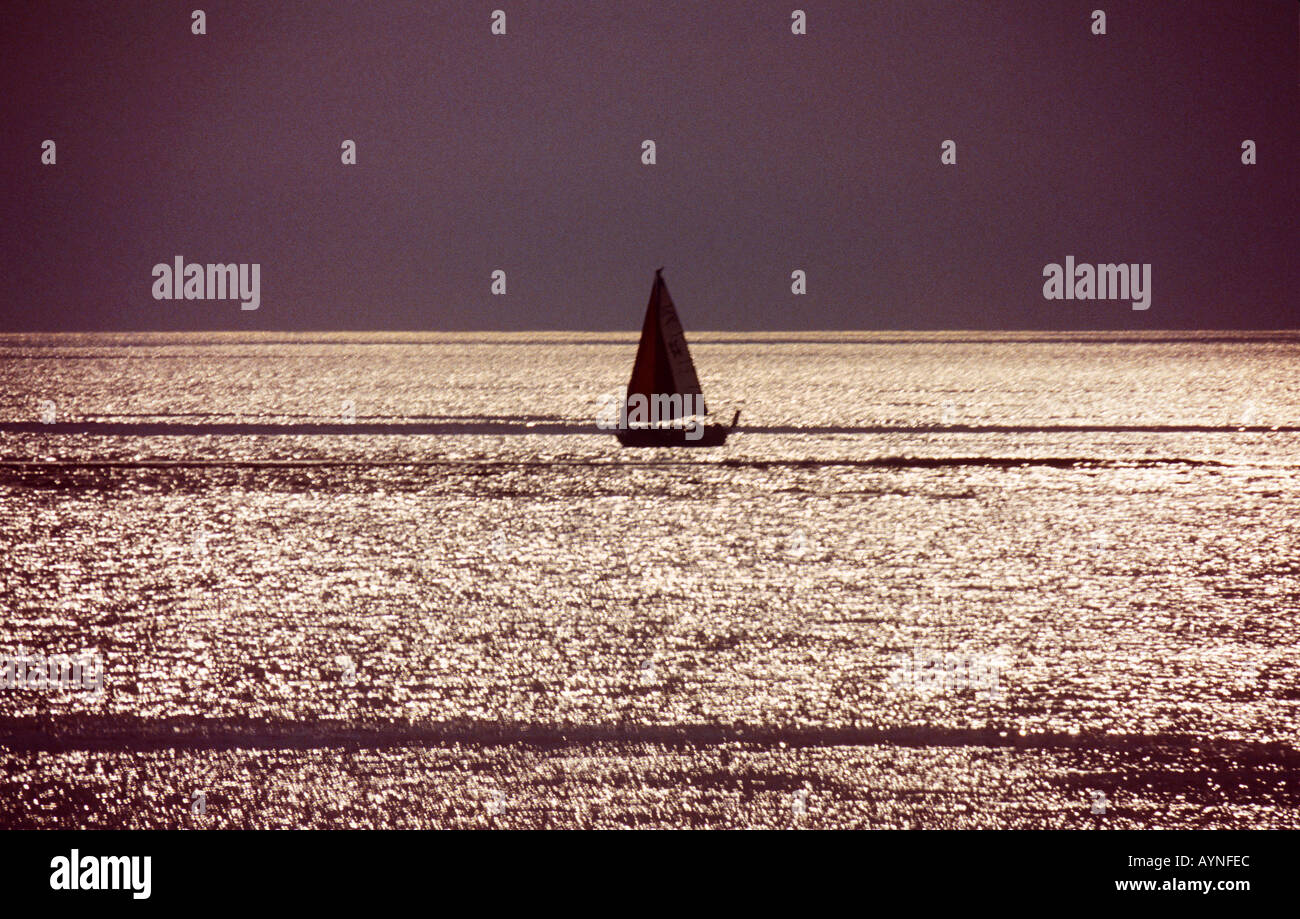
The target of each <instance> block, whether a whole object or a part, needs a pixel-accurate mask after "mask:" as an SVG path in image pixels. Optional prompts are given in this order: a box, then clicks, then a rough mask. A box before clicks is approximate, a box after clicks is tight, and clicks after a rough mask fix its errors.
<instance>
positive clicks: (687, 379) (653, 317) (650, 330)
mask: <svg viewBox="0 0 1300 919" xmlns="http://www.w3.org/2000/svg"><path fill="white" fill-rule="evenodd" d="M662 271H663V269H662V268H660V269H659V271H656V272H655V283H654V287H653V288H651V290H650V305H649V306H647V307H646V312H645V323H644V324H643V325H642V326H641V344H640V345H638V346H637V349H636V363H634V364H633V365H632V380H631V382H629V383H628V384H627V394H628V397H629V398H630V397H631V396H633V395H635V394H637V393H640V394H641V395H643V396H645V397H646V399H647V400H648V401H651V402H653V401H654V397H655V396H656V395H659V396H665V395H666V396H672V395H675V394H680V395H681V396H682V398H681V399H673V400H671V402H669V405H671V406H672V409H671V415H670V418H678V417H681V415H680V414H679V413H678V406H682V405H690V404H691V400H689V399H687V398H685V397H687V396H699V397H700V398H699V403H698V404H699V406H700V408H701V410H702V412H704V413H707V412H708V409H707V408H704V391H703V390H702V389H700V378H699V377H698V376H697V375H696V373H695V364H694V363H693V362H692V361H691V352H690V349H689V348H687V347H686V334H685V333H684V332H683V331H682V323H681V321H680V320H679V319H678V318H677V309H676V308H675V307H674V306H673V298H672V297H670V296H669V295H668V285H667V284H665V283H664V279H663V275H662V274H660V272H662ZM659 420H661V421H663V420H669V419H665V418H662V417H661V418H660V419H659Z"/></svg>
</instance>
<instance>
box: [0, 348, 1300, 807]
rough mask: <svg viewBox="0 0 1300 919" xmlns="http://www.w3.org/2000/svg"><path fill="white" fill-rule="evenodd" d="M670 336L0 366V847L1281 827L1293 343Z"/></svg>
mask: <svg viewBox="0 0 1300 919" xmlns="http://www.w3.org/2000/svg"><path fill="white" fill-rule="evenodd" d="M690 342H691V349H692V356H693V358H694V360H695V363H696V366H697V367H698V370H699V375H700V378H701V382H702V384H703V388H704V392H705V396H706V399H707V402H708V408H709V411H710V413H711V414H712V416H713V417H714V418H716V419H718V420H719V421H720V422H721V423H723V424H726V423H729V422H730V420H731V418H732V416H733V414H734V413H735V412H736V411H740V413H741V415H740V420H739V423H738V424H737V426H736V427H735V429H734V430H733V431H732V434H731V436H730V438H729V439H728V441H727V443H726V445H725V446H722V447H718V448H713V449H627V448H623V447H620V445H619V444H618V442H617V440H616V439H615V438H614V436H613V435H612V433H611V432H610V431H607V430H600V429H598V428H597V427H596V417H597V413H598V411H599V407H600V405H601V404H602V400H604V399H606V398H607V397H608V394H610V393H616V394H617V393H618V392H619V391H620V388H621V387H622V386H624V385H625V384H626V383H627V379H628V374H629V371H630V368H631V364H632V359H633V356H634V354H635V348H636V337H635V336H634V335H630V334H622V333H599V332H590V333H574V332H547V333H492V334H485V333H436V334H433V333H429V334H425V333H419V334H416V333H392V332H383V333H350V334H336V333H295V334H285V333H258V334H245V333H220V334H161V333H159V334H154V333H150V334H48V335H35V334H32V335H27V334H7V335H3V336H0V603H2V604H3V620H2V623H3V624H2V625H0V767H2V768H0V827H4V828H26V827H65V828H146V827H154V828H181V827H186V828H194V829H201V828H218V827H223V828H276V827H302V828H355V827H412V828H414V827H419V828H439V827H464V828H472V827H477V828H559V827H593V828H613V827H755V828H759V827H765V828H830V827H835V828H1085V827H1086V828H1093V827H1108V828H1183V827H1218V828H1266V827H1271V828H1283V827H1286V828H1293V829H1294V828H1297V827H1300V722H1298V721H1297V714H1298V711H1297V708H1298V706H1300V332H1260V333H1241V332H1142V333H1135V332H1125V333H1115V332H1107V333H1102V332H1096V333H1076V332H1053V333H1047V332H1038V333H1009V332H889V333H884V332H872V333H842V332H821V333H819V332H791V333H780V332H769V333H761V334H759V333H729V332H718V333H703V334H699V333H696V334H692V335H691V336H690ZM53 662H59V663H58V665H57V666H56V664H55V663H53ZM73 663H76V666H75V667H73V666H72V664H73ZM33 674H36V676H35V677H33Z"/></svg>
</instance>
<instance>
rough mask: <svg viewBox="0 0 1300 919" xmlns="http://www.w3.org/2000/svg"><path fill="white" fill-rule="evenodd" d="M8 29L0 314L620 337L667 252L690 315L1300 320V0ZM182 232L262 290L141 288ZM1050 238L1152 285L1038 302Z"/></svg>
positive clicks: (25, 11) (130, 8)
mask: <svg viewBox="0 0 1300 919" xmlns="http://www.w3.org/2000/svg"><path fill="white" fill-rule="evenodd" d="M200 3H201V4H202V6H201V7H199V6H197V4H200ZM195 8H201V9H202V10H203V11H204V13H205V14H206V30H207V34H205V35H195V34H192V31H191V28H192V18H191V11H192V10H193V9H195ZM1098 8H1099V9H1102V10H1103V11H1104V12H1105V14H1106V34H1104V35H1097V34H1094V33H1093V29H1094V20H1093V17H1092V11H1093V10H1094V9H1098ZM497 9H500V10H502V11H503V12H504V13H505V16H506V18H505V23H506V34H504V35H494V34H492V31H491V28H492V22H493V19H492V14H493V11H494V10H497ZM794 9H802V10H804V12H805V13H806V19H807V34H804V35H795V34H793V33H792V30H791V25H792V18H791V13H792V10H794ZM0 43H2V47H3V53H0V76H2V77H3V81H4V86H5V91H4V92H3V93H0V118H3V123H4V126H5V130H4V132H3V137H0V177H2V178H3V187H4V192H5V194H4V203H3V205H2V207H3V220H0V271H3V275H4V278H5V279H6V281H7V290H6V292H5V293H6V294H7V296H6V297H5V304H6V305H5V307H4V308H3V310H2V311H0V316H2V317H3V318H2V319H0V331H63V330H114V331H118V330H120V331H129V330H160V331H161V330H217V329H230V330H278V331H289V330H528V329H539V330H540V329H565V330H596V331H620V330H621V331H631V332H634V331H636V330H637V329H639V328H640V323H641V318H642V313H643V311H644V309H645V304H646V300H647V298H648V295H649V292H650V287H651V282H652V279H653V274H654V270H655V269H656V268H658V267H659V266H661V265H662V266H664V277H665V278H666V279H667V281H668V284H669V288H670V290H671V292H672V295H673V298H674V300H675V302H676V304H677V307H678V311H679V313H680V315H681V318H682V322H683V324H684V325H685V327H686V329H687V332H688V333H689V332H690V331H691V330H692V329H695V330H735V331H742V330H796V329H919V330H926V329H1121V330H1124V329H1198V328H1206V329H1228V328H1264V329H1275V328H1294V327H1297V325H1300V321H1298V320H1300V293H1298V290H1300V284H1298V283H1297V282H1298V281H1300V168H1297V163H1296V154H1297V150H1300V3H1296V2H1295V0H1232V2H1226V0H1140V2H1133V0H1122V2H1121V0H1086V2H1069V0H996V2H973V0H961V2H927V0H851V2H824V0H786V2H782V3H774V2H763V0H712V2H697V0H690V2H682V0H653V2H641V0H527V2H522V0H488V2H484V3H478V2H473V0H456V2H446V3H441V2H430V0H422V2H372V3H366V2H338V0H312V2H289V0H284V2H275V3H259V2H246V0H239V2H234V0H221V2H211V0H192V2H191V3H188V4H179V3H171V2H157V0H153V2H141V0H112V2H75V3H74V2H60V0H43V2H40V3H30V4H5V5H4V7H3V12H0ZM47 139H52V140H54V141H55V144H56V148H55V156H56V162H55V163H54V164H53V165H47V164H43V163H42V162H41V159H42V142H43V141H44V140H47ZM347 139H350V140H353V141H355V143H356V164H355V165H345V164H343V162H342V161H341V159H342V157H341V145H342V143H343V141H344V140H347ZM1247 139H1250V140H1253V141H1254V142H1255V145H1256V157H1257V162H1256V163H1255V164H1254V165H1245V164H1243V163H1242V146H1241V145H1242V142H1243V141H1244V140H1247ZM645 140H653V141H654V143H655V154H656V162H655V163H654V164H653V165H645V164H644V163H643V162H642V157H643V147H642V143H643V141H645ZM946 140H952V141H954V142H955V145H956V148H955V150H956V163H955V164H944V163H942V162H941V152H942V151H941V145H942V144H943V142H944V141H946ZM178 255H179V256H182V257H183V258H184V259H185V261H186V262H197V263H201V264H207V263H223V264H228V263H244V264H249V265H251V264H257V265H259V266H260V303H259V306H258V308H257V309H256V310H242V309H241V308H240V304H239V303H238V302H237V301H234V300H229V299H226V300H210V299H209V300H200V299H191V300H185V299H162V300H159V299H155V297H154V296H153V290H154V282H155V277H154V274H153V267H154V266H155V265H156V264H159V263H165V264H169V265H170V264H171V263H172V262H173V261H174V259H175V257H176V256H178ZM1067 256H1073V257H1074V259H1075V261H1076V262H1078V263H1091V264H1096V263H1121V262H1122V263H1131V264H1149V265H1150V266H1151V268H1150V271H1151V292H1150V306H1149V308H1148V309H1146V310H1134V309H1132V307H1131V305H1130V302H1129V301H1127V300H1083V301H1080V300H1049V299H1046V298H1045V297H1044V294H1043V285H1044V268H1045V266H1047V265H1049V264H1052V263H1058V264H1059V263H1064V261H1065V259H1066V257H1067ZM497 270H500V271H504V272H505V283H506V287H505V290H506V292H505V294H504V295H497V294H494V293H493V292H492V273H493V272H494V271H497ZM796 270H799V271H803V272H805V273H806V279H807V280H806V289H807V292H806V293H805V294H795V293H793V292H792V290H791V287H792V278H791V275H792V272H794V271H796Z"/></svg>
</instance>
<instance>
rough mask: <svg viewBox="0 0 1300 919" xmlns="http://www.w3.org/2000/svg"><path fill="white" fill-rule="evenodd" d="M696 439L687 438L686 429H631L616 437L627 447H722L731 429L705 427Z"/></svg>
mask: <svg viewBox="0 0 1300 919" xmlns="http://www.w3.org/2000/svg"><path fill="white" fill-rule="evenodd" d="M690 433H692V434H700V436H698V437H696V438H695V439H693V440H692V439H691V438H689V437H687V436H686V434H687V432H686V430H685V429H684V428H629V429H628V430H625V431H618V432H616V433H615V435H614V436H616V437H617V438H618V442H619V443H621V444H622V445H623V446H625V447H721V446H722V445H723V444H725V443H726V442H727V435H728V434H730V433H731V429H730V428H724V427H722V426H720V425H705V426H704V431H703V433H702V434H701V433H700V432H699V431H692V432H690Z"/></svg>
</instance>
